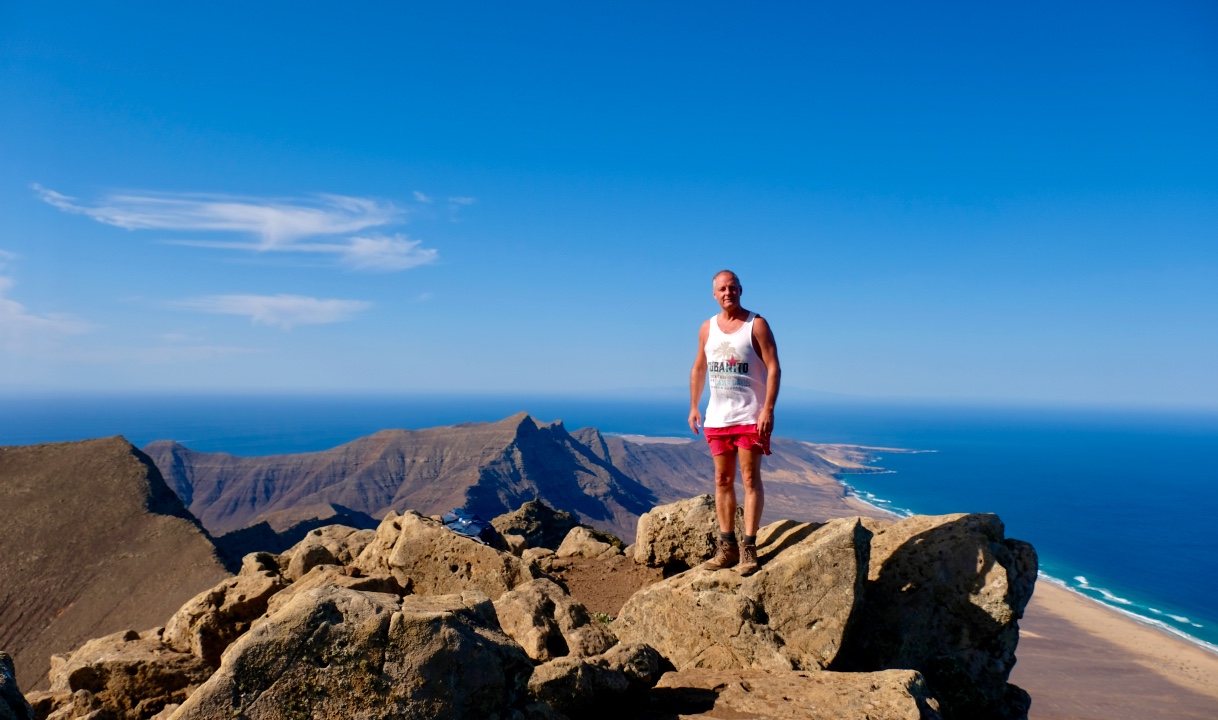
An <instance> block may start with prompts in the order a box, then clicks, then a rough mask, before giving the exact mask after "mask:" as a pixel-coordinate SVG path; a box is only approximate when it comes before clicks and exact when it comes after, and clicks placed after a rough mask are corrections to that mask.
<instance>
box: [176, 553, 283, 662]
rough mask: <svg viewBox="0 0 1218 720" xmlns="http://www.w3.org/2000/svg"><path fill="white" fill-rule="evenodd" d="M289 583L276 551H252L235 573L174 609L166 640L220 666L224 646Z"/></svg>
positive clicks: (262, 611) (241, 631) (235, 637)
mask: <svg viewBox="0 0 1218 720" xmlns="http://www.w3.org/2000/svg"><path fill="white" fill-rule="evenodd" d="M288 584H289V583H288V581H287V580H285V579H284V578H283V577H282V576H281V575H280V574H279V565H278V564H277V562H276V560H275V556H274V555H271V554H270V553H250V554H249V555H246V556H245V557H244V558H243V559H242V561H241V571H240V572H239V573H237V575H236V576H235V577H231V578H229V579H227V580H224V581H222V582H221V583H220V584H218V585H216V586H215V587H213V588H212V589H210V590H205V591H203V592H201V593H199V594H198V595H196V596H195V597H194V598H192V599H191V600H190V601H188V602H187V603H186V604H185V605H183V606H182V608H181V609H180V610H178V611H177V612H176V613H174V615H173V617H171V618H170V619H169V622H168V623H166V624H165V634H164V638H163V639H164V642H165V644H166V645H168V646H169V647H171V648H173V649H174V650H177V651H179V652H189V653H191V654H193V655H194V656H195V657H198V658H202V659H203V660H204V661H205V662H206V663H207V664H208V665H211V666H212V667H213V668H215V667H219V666H220V655H221V654H222V653H223V652H224V649H225V648H227V647H228V646H229V644H230V643H232V641H233V640H236V639H237V638H238V637H240V636H241V634H242V633H244V632H245V631H246V630H248V629H249V627H250V624H251V623H253V622H254V621H255V620H257V619H258V618H259V617H261V616H262V614H263V613H264V612H266V607H267V603H268V602H269V601H270V599H271V597H273V596H274V595H275V594H276V593H278V592H279V591H281V590H283V589H284V588H286V587H287V586H288Z"/></svg>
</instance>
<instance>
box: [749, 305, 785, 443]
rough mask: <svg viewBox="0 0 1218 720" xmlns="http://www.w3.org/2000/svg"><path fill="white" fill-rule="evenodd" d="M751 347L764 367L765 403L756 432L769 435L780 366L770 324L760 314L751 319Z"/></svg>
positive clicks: (772, 426) (763, 435)
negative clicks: (759, 357)
mask: <svg viewBox="0 0 1218 720" xmlns="http://www.w3.org/2000/svg"><path fill="white" fill-rule="evenodd" d="M753 349H755V350H756V351H757V354H758V355H760V356H761V360H762V362H764V363H765V367H766V385H765V403H764V404H763V405H762V406H761V413H760V414H759V415H758V416H757V432H758V433H759V434H760V435H761V436H762V437H769V436H770V433H772V432H774V405H775V403H777V402H778V386H779V384H780V383H781V382H782V367H781V366H780V365H779V364H778V344H777V343H775V342H774V333H773V331H771V330H770V324H769V323H768V322H766V320H765V318H763V317H761V316H760V315H759V316H757V318H756V319H754V320H753Z"/></svg>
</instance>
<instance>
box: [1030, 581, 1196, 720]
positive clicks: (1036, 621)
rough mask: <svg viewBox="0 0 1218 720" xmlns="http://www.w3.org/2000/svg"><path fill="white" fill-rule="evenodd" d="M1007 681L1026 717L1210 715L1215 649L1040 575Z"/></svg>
mask: <svg viewBox="0 0 1218 720" xmlns="http://www.w3.org/2000/svg"><path fill="white" fill-rule="evenodd" d="M1019 626H1020V633H1019V650H1018V651H1017V652H1016V657H1017V658H1018V664H1017V665H1016V666H1015V670H1014V671H1013V672H1012V673H1011V681H1012V682H1014V683H1015V684H1016V685H1019V686H1020V687H1022V688H1024V689H1025V690H1027V691H1028V692H1029V693H1031V695H1032V712H1031V714H1030V716H1029V717H1030V718H1031V719H1032V720H1084V719H1086V720H1091V719H1093V718H1094V719H1096V720H1099V719H1103V720H1112V719H1115V718H1137V719H1138V720H1157V719H1159V718H1162V720H1169V719H1173V720H1181V719H1189V720H1191V719H1192V718H1197V719H1198V720H1201V719H1202V718H1204V719H1205V720H1213V718H1216V717H1218V655H1216V654H1214V653H1211V652H1208V651H1207V650H1204V649H1203V648H1200V647H1198V646H1197V645H1194V644H1192V643H1189V642H1187V641H1185V640H1182V639H1179V638H1176V637H1174V636H1172V635H1169V634H1168V633H1166V632H1163V631H1161V630H1158V629H1156V628H1154V627H1151V626H1149V625H1143V624H1142V623H1139V622H1137V621H1135V620H1133V619H1131V618H1128V617H1125V616H1124V615H1121V614H1120V613H1118V612H1116V611H1114V610H1109V609H1108V608H1105V607H1103V606H1102V605H1100V604H1099V603H1096V602H1094V601H1092V600H1089V599H1087V598H1084V597H1081V596H1079V595H1077V594H1075V593H1072V592H1070V591H1069V590H1066V589H1064V588H1061V587H1059V586H1057V585H1054V584H1052V583H1049V582H1046V581H1044V580H1041V581H1040V582H1038V583H1037V584H1036V593H1035V595H1033V597H1032V602H1031V603H1030V604H1029V605H1028V609H1027V611H1026V613H1025V615H1024V619H1023V620H1022V621H1021V622H1020V623H1019Z"/></svg>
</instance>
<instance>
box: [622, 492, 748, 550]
mask: <svg viewBox="0 0 1218 720" xmlns="http://www.w3.org/2000/svg"><path fill="white" fill-rule="evenodd" d="M743 518H744V509H743V508H739V509H738V511H737V514H736V519H737V522H736V525H737V527H743ZM718 537H719V520H718V518H717V516H716V515H715V498H714V497H712V496H710V495H699V496H697V497H692V498H689V499H686V500H678V501H677V502H674V503H670V504H668V505H659V506H657V507H654V508H652V509H651V510H650V511H648V512H646V513H644V514H643V515H642V516H641V517H639V526H638V533H637V534H636V536H635V541H634V545H633V548H634V559H635V561H636V562H639V563H642V564H644V565H649V566H651V567H676V568H687V567H693V566H695V565H697V564H698V563H700V562H702V561H703V560H706V559H707V558H709V557H710V556H712V555H714V554H715V542H716V540H717V539H718Z"/></svg>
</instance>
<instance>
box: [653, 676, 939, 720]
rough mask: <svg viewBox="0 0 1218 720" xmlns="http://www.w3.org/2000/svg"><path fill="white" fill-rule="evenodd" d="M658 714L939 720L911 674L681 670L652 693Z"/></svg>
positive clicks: (753, 719) (761, 719) (760, 719)
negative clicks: (665, 712)
mask: <svg viewBox="0 0 1218 720" xmlns="http://www.w3.org/2000/svg"><path fill="white" fill-rule="evenodd" d="M652 697H653V702H654V704H655V706H656V707H657V709H659V710H660V711H662V712H663V711H667V712H668V713H671V714H674V715H675V714H680V716H681V717H682V718H702V717H705V718H749V719H750V720H938V719H939V718H940V717H941V716H940V714H939V713H938V711H937V707H936V705H937V703H936V702H935V700H934V699H933V698H932V697H931V696H930V694H929V692H928V690H927V687H926V683H925V681H924V680H923V679H922V676H921V675H919V674H918V673H917V672H916V671H913V670H887V671H884V672H874V673H839V672H806V671H788V672H774V673H767V672H764V671H761V670H684V671H681V672H670V673H667V674H665V675H664V676H663V677H662V678H660V682H659V683H658V684H657V685H656V689H655V690H654V691H652Z"/></svg>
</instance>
